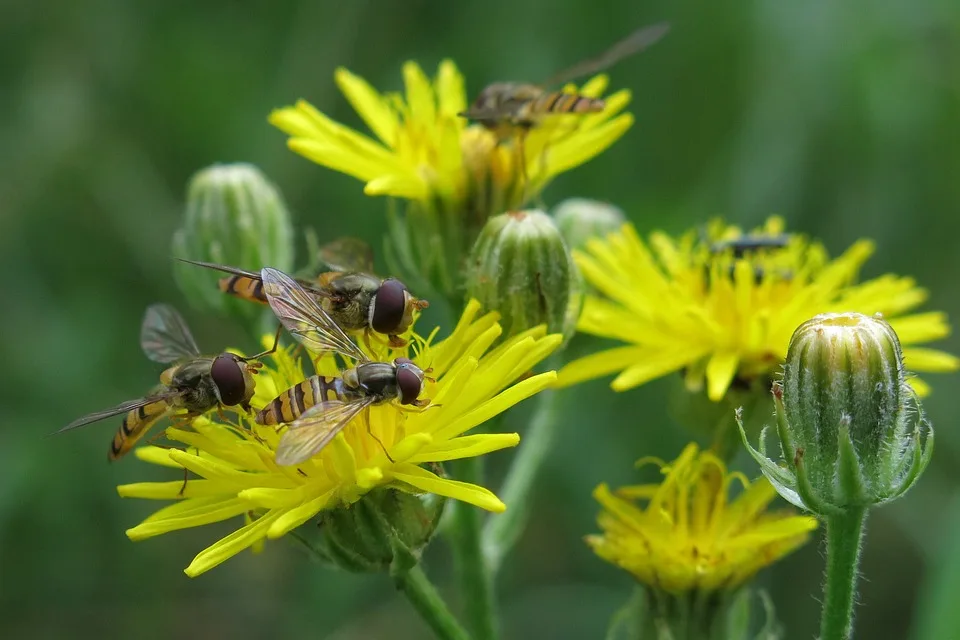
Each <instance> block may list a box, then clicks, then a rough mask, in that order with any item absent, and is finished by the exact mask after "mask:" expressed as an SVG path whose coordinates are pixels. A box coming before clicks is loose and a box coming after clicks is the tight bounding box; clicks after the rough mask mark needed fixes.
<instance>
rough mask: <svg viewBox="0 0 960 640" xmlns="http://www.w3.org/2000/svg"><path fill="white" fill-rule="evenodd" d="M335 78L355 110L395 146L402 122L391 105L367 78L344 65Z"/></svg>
mask: <svg viewBox="0 0 960 640" xmlns="http://www.w3.org/2000/svg"><path fill="white" fill-rule="evenodd" d="M333 77H334V80H335V81H336V83H337V86H338V87H340V91H342V92H343V95H344V96H345V97H346V98H347V101H348V102H349V103H350V106H351V107H353V110H354V111H356V112H357V114H358V115H359V116H360V117H361V118H362V119H363V121H364V123H365V124H366V125H367V126H368V127H370V130H371V131H373V132H374V133H375V134H376V135H377V137H378V138H380V139H381V140H383V142H384V144H386V145H387V146H389V147H393V146H394V145H395V144H396V141H397V129H398V128H399V126H400V123H399V122H398V121H397V115H396V113H394V111H393V109H391V108H390V105H389V104H387V103H386V102H385V101H384V99H383V98H382V97H381V96H380V93H379V92H378V91H377V90H376V89H374V88H373V87H371V86H370V85H369V84H368V83H367V81H366V80H364V79H363V78H361V77H360V76H356V75H354V74H352V73H350V72H349V71H347V70H346V69H344V68H343V67H340V68H339V69H337V70H336V71H335V72H334V75H333Z"/></svg>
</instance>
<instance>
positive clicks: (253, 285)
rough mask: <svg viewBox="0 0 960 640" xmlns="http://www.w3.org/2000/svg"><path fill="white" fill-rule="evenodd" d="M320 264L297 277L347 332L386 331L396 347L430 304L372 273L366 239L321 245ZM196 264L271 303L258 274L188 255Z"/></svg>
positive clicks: (226, 288)
mask: <svg viewBox="0 0 960 640" xmlns="http://www.w3.org/2000/svg"><path fill="white" fill-rule="evenodd" d="M319 258H320V264H319V265H318V266H317V267H315V268H314V272H315V275H313V276H312V277H311V278H309V279H308V278H297V283H298V284H299V285H300V287H301V288H302V289H303V290H304V291H306V292H308V293H309V294H310V295H312V296H314V297H316V298H317V299H318V300H319V302H320V304H321V305H322V306H323V309H324V311H326V312H327V313H328V314H329V315H330V316H331V317H332V318H333V319H334V320H335V321H336V322H337V324H339V325H340V326H341V327H343V328H344V329H346V330H347V331H363V332H364V335H365V337H368V336H369V333H370V332H371V331H373V332H375V333H379V334H383V335H386V336H387V337H388V338H389V344H390V346H392V347H402V346H404V345H405V344H406V343H405V342H404V341H403V340H402V339H401V338H400V334H402V333H404V332H405V331H406V330H407V329H409V328H410V325H411V324H413V314H414V312H415V311H419V310H423V309H426V308H427V307H428V306H430V303H429V302H427V301H426V300H421V299H419V298H416V297H414V296H413V295H412V294H411V293H410V291H409V290H408V289H407V287H406V285H404V284H403V283H402V282H400V281H399V280H397V279H396V278H385V279H384V278H379V277H377V276H375V275H372V274H371V272H372V271H373V253H372V251H371V250H370V247H369V245H367V244H366V243H365V242H363V241H362V240H359V239H356V238H341V239H340V240H337V241H334V242H332V243H330V244H327V245H325V246H323V247H321V249H320V251H319ZM181 260H182V261H183V262H189V263H190V264H195V265H197V266H201V267H206V268H208V269H216V270H218V271H223V272H225V273H229V274H231V275H230V276H228V277H226V278H221V279H220V282H219V287H220V290H221V291H223V292H224V293H226V294H228V295H232V296H236V297H238V298H242V299H244V300H250V301H252V302H259V303H261V304H266V303H267V298H266V296H265V295H264V292H263V281H262V279H261V277H260V274H259V273H256V272H254V271H247V270H245V269H239V268H237V267H229V266H226V265H222V264H214V263H212V262H198V261H195V260H186V259H183V258H181Z"/></svg>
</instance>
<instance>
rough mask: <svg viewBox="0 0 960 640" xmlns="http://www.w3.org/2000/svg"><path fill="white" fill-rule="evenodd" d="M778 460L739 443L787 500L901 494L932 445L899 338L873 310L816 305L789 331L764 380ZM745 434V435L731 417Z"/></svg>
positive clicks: (809, 503)
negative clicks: (773, 375)
mask: <svg viewBox="0 0 960 640" xmlns="http://www.w3.org/2000/svg"><path fill="white" fill-rule="evenodd" d="M773 398H774V402H775V404H776V411H777V432H778V433H779V436H780V446H781V451H782V455H783V463H784V464H783V465H782V466H781V465H777V464H776V463H775V462H774V461H772V460H769V459H768V458H767V457H766V452H765V448H764V438H763V436H761V441H760V450H759V451H757V450H755V449H753V448H752V447H750V446H749V444H748V445H747V447H748V449H749V450H750V453H751V455H753V457H754V458H755V459H756V460H757V461H758V462H759V463H760V465H761V468H762V470H763V473H764V475H766V476H767V478H769V479H770V481H771V482H772V483H773V485H774V486H775V487H776V488H777V491H778V492H779V493H780V495H782V496H783V497H784V498H785V499H787V500H788V501H790V502H792V503H793V504H795V505H797V506H799V507H802V508H805V509H808V510H810V511H812V512H814V513H817V514H820V515H831V514H835V513H840V512H843V511H846V510H848V509H854V508H856V509H862V508H865V507H869V506H872V505H877V504H882V503H884V502H888V501H890V500H893V499H895V498H898V497H900V496H901V495H903V494H904V493H905V492H906V491H907V490H908V489H909V488H910V487H911V486H912V485H913V484H914V483H915V482H916V481H917V478H919V476H920V474H921V473H922V472H923V470H924V468H925V467H926V465H927V463H928V462H929V461H930V457H931V455H932V453H933V430H932V428H931V427H930V426H929V424H928V423H927V421H926V420H925V419H924V417H923V412H922V408H921V406H920V403H919V401H918V399H917V397H916V394H915V393H914V392H913V390H912V389H911V388H910V386H909V385H908V384H907V383H906V380H905V373H904V369H903V356H902V354H901V351H900V341H899V340H898V339H897V334H896V333H895V332H894V331H893V329H892V328H891V327H890V325H889V324H888V323H887V322H886V321H884V320H883V319H882V318H880V317H879V316H874V317H871V316H865V315H862V314H859V313H842V314H822V315H818V316H816V317H815V318H813V319H812V320H809V321H807V322H805V323H803V324H802V325H800V327H799V328H797V330H796V332H794V334H793V337H792V338H791V340H790V347H789V350H788V353H787V359H786V364H785V365H784V371H783V382H782V383H776V384H774V387H773ZM741 434H742V435H743V438H744V442H745V443H746V434H745V432H744V431H743V428H742V425H741Z"/></svg>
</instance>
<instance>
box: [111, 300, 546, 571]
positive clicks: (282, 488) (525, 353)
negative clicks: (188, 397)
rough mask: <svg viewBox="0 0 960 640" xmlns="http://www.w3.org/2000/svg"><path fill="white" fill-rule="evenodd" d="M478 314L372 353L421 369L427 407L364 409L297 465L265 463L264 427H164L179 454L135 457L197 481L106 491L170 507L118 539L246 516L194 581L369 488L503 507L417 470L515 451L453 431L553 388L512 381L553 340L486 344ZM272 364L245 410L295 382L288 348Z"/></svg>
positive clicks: (512, 440) (533, 335) (272, 437)
mask: <svg viewBox="0 0 960 640" xmlns="http://www.w3.org/2000/svg"><path fill="white" fill-rule="evenodd" d="M479 309H480V305H479V303H477V302H475V301H474V302H471V303H470V304H468V305H467V307H466V309H465V311H464V313H463V316H462V317H461V319H460V321H459V323H458V325H457V327H456V328H455V329H454V331H453V332H452V334H451V335H450V336H449V337H448V338H446V339H444V340H442V341H440V342H438V343H436V344H432V343H431V340H430V339H427V340H423V339H420V338H419V337H417V336H414V341H415V342H416V343H417V344H418V345H419V347H420V348H419V350H418V351H417V352H416V353H415V354H408V353H407V348H404V349H390V350H388V351H386V352H385V353H380V354H373V355H376V356H377V357H378V358H379V359H385V356H386V357H389V358H395V357H401V356H403V357H407V356H410V357H412V358H413V360H414V362H416V363H417V364H418V365H419V366H420V367H422V368H423V369H427V368H428V367H429V368H432V372H431V373H430V375H431V376H432V377H433V378H434V380H435V381H428V382H427V385H426V388H425V391H424V393H423V394H422V395H423V397H426V398H430V399H431V401H432V403H431V406H430V407H428V408H427V409H425V410H422V411H410V410H404V409H401V408H399V407H398V406H397V405H395V404H394V403H389V404H384V405H380V406H374V407H371V408H370V409H369V423H368V424H367V422H365V421H364V420H363V419H362V418H360V419H358V420H356V421H355V422H354V423H353V424H351V425H348V426H347V428H346V429H344V430H343V431H342V432H341V433H340V434H339V435H338V436H337V437H336V438H335V439H334V440H333V442H331V444H330V445H329V446H327V447H326V448H324V449H323V450H322V451H321V452H320V453H318V454H317V455H315V456H314V457H313V458H311V459H309V460H307V461H305V462H303V463H301V464H299V465H296V466H290V467H281V466H278V465H277V464H276V462H275V460H274V455H275V452H276V448H277V445H278V443H279V441H280V435H281V434H280V433H278V430H277V428H276V427H272V426H271V427H264V426H260V425H257V424H256V423H254V422H253V420H252V419H249V418H247V417H244V418H242V419H241V420H240V422H238V423H236V424H230V423H222V422H217V421H212V420H208V419H203V418H201V419H197V420H196V421H194V423H193V430H192V431H187V430H183V429H173V428H170V429H167V437H168V439H170V440H173V441H176V442H181V443H183V444H184V445H186V450H179V449H165V448H159V447H141V448H139V449H137V450H136V455H137V457H139V458H140V459H142V460H145V461H147V462H151V463H154V464H158V465H162V466H167V467H174V468H181V469H187V470H189V471H190V472H192V473H194V474H196V475H197V476H199V479H193V478H191V479H190V480H189V481H188V482H187V483H186V486H185V487H184V485H183V481H182V480H173V481H170V482H145V483H137V484H128V485H122V486H120V487H118V491H119V493H120V495H121V496H123V497H133V498H148V499H156V500H177V499H180V500H179V501H178V502H176V503H174V504H172V505H170V506H167V507H164V508H162V509H160V510H159V511H157V512H156V513H154V514H153V515H151V516H149V517H148V518H147V519H146V520H144V521H143V522H142V523H141V524H139V525H137V526H136V527H133V528H132V529H129V530H128V531H127V535H128V536H129V537H130V538H131V539H132V540H142V539H144V538H149V537H152V536H156V535H160V534H163V533H167V532H170V531H174V530H178V529H184V528H188V527H197V526H200V525H204V524H210V523H212V522H219V521H221V520H227V519H230V518H237V517H241V516H245V515H246V516H247V517H248V519H247V520H246V524H244V525H243V526H241V527H240V528H239V529H238V530H237V531H235V532H234V533H232V534H230V535H228V536H227V537H225V538H223V539H222V540H219V541H218V542H215V543H214V544H213V545H211V546H210V547H208V548H207V549H205V550H204V551H202V552H201V553H200V554H199V555H198V556H197V557H196V558H194V560H193V562H192V563H191V564H190V566H188V567H187V569H186V573H187V575H190V576H197V575H199V574H201V573H203V572H205V571H208V570H210V569H212V568H213V567H215V566H217V565H218V564H220V563H221V562H223V561H225V560H227V559H228V558H230V557H232V556H234V555H236V554H237V553H240V552H241V551H243V550H244V549H246V548H248V547H250V546H251V545H255V544H258V543H260V542H262V541H263V540H264V539H268V538H269V539H272V538H279V537H280V536H283V535H284V534H286V533H288V532H289V531H291V530H293V529H295V528H296V527H298V526H300V525H301V524H304V523H305V522H307V521H309V520H311V519H312V518H314V517H315V516H316V515H317V514H318V513H320V512H321V511H323V510H331V509H335V508H338V507H344V506H349V505H351V504H353V503H355V502H356V501H357V500H359V499H360V498H361V497H362V496H363V495H364V494H366V493H367V492H369V491H371V490H372V489H374V488H376V487H387V488H395V489H398V490H401V491H407V492H411V493H422V492H429V493H434V494H437V495H440V496H446V497H449V498H455V499H457V500H462V501H464V502H468V503H470V504H474V505H477V506H478V507H481V508H484V509H487V510H489V511H494V512H501V511H503V510H504V509H505V508H506V507H505V505H504V504H503V503H502V502H501V501H500V500H499V499H498V498H497V497H496V496H495V495H494V494H493V493H491V492H490V491H488V490H487V489H485V488H483V487H480V486H477V485H474V484H469V483H465V482H458V481H456V480H452V479H449V478H445V477H441V476H440V475H437V474H435V473H433V472H432V471H430V470H428V469H425V468H423V467H422V466H421V465H423V464H428V465H429V464H432V463H442V462H446V461H448V460H457V459H460V458H468V457H472V456H479V455H483V454H485V453H490V452H492V451H497V450H499V449H503V448H506V447H513V446H516V445H517V443H518V442H519V440H520V438H519V436H518V435H517V434H515V433H498V434H471V435H464V434H465V433H466V432H467V431H469V430H471V429H473V428H475V427H477V426H478V425H480V424H481V423H483V422H485V421H486V420H489V419H490V418H492V417H493V416H496V415H498V414H499V413H501V412H502V411H505V410H506V409H508V408H510V407H511V406H513V405H515V404H517V403H518V402H520V401H522V400H524V399H525V398H528V397H529V396H531V395H533V394H535V393H537V392H539V391H541V390H542V389H544V388H546V387H548V386H550V385H551V384H553V382H554V381H555V379H556V374H555V372H552V371H551V372H548V373H541V374H539V375H534V376H531V377H527V378H526V379H524V380H522V381H520V382H516V381H517V380H518V379H520V378H521V377H522V376H523V375H524V374H526V373H528V372H529V371H530V370H531V369H532V368H533V367H534V366H536V364H537V363H539V362H540V361H541V360H543V359H544V358H545V357H546V356H548V355H549V354H550V353H551V352H552V351H553V350H554V349H556V347H557V345H559V344H560V342H561V340H562V337H561V336H559V335H546V330H545V329H544V328H543V327H538V328H534V329H531V330H530V331H527V332H525V333H523V334H520V335H517V336H515V337H513V338H510V339H509V340H506V341H504V342H502V343H501V344H499V345H497V346H496V347H495V348H491V346H492V345H493V343H494V342H495V341H496V340H497V339H498V337H499V336H500V334H501V328H500V325H499V324H498V323H497V320H498V316H497V315H496V314H495V313H488V314H486V315H483V316H479V317H478V313H479ZM435 334H436V332H434V334H432V335H435ZM431 337H432V336H431ZM272 339H273V338H272V336H271V337H270V338H269V340H270V341H271V342H272ZM265 341H266V339H265ZM384 348H385V349H386V347H384ZM273 363H274V365H273V366H265V367H263V369H261V373H260V375H259V376H258V377H257V378H258V379H257V392H256V395H255V397H254V399H253V401H252V402H251V404H252V405H253V406H254V408H255V409H259V408H262V407H263V406H264V405H266V404H267V403H268V402H270V401H271V400H272V399H273V398H275V397H276V396H277V395H279V394H280V393H281V392H283V391H285V390H286V389H288V388H289V387H291V386H293V385H294V384H297V383H299V382H300V381H302V380H303V379H304V378H305V377H306V375H307V374H305V373H304V371H303V370H302V368H301V366H300V361H299V360H298V359H294V357H293V356H292V349H289V348H288V349H282V350H280V351H278V352H277V353H276V354H275V355H274V356H273ZM332 367H335V365H334V362H333V360H332V356H330V357H326V356H325V357H324V358H322V359H321V360H320V362H319V364H318V365H317V368H318V370H319V372H320V373H322V374H324V375H328V374H329V375H333V374H335V371H334V370H330V369H331V368H332ZM181 489H183V493H182V495H181V493H180V492H181Z"/></svg>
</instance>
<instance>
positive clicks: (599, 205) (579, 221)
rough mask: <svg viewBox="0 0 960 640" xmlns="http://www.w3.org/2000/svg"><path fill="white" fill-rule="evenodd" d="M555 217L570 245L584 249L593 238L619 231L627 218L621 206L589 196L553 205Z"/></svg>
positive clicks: (558, 226) (561, 232)
mask: <svg viewBox="0 0 960 640" xmlns="http://www.w3.org/2000/svg"><path fill="white" fill-rule="evenodd" d="M553 220H554V222H556V223H557V228H559V229H560V234H561V235H563V239H564V240H565V241H566V243H567V246H568V247H570V249H571V250H572V249H583V248H584V247H585V246H586V245H587V241H588V240H590V239H591V238H603V237H604V236H606V235H607V234H608V233H613V232H614V231H618V230H619V229H620V227H622V226H623V223H624V222H626V221H627V219H626V217H624V215H623V211H621V210H620V208H619V207H616V206H614V205H612V204H609V203H606V202H600V201H598V200H588V199H587V198H569V199H567V200H564V201H563V202H561V203H560V204H558V205H557V206H556V207H554V208H553Z"/></svg>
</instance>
